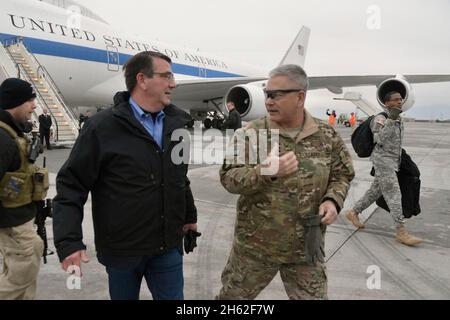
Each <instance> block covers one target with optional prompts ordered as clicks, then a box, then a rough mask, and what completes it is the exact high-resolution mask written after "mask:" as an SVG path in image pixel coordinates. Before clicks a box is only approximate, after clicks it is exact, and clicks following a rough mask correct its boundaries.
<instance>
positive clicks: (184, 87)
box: [173, 77, 267, 101]
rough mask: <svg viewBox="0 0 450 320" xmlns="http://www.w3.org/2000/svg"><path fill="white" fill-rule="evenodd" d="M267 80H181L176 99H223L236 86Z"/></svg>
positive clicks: (244, 78) (258, 78)
mask: <svg viewBox="0 0 450 320" xmlns="http://www.w3.org/2000/svg"><path fill="white" fill-rule="evenodd" d="M263 80H267V78H266V77H241V78H216V79H207V80H197V79H193V80H179V81H177V89H176V90H175V91H174V92H173V97H174V99H182V100H188V101H206V100H215V99H219V98H222V97H223V96H224V95H225V94H226V93H227V91H228V90H229V89H231V88H232V87H234V86H237V85H242V84H247V83H252V82H259V81H263Z"/></svg>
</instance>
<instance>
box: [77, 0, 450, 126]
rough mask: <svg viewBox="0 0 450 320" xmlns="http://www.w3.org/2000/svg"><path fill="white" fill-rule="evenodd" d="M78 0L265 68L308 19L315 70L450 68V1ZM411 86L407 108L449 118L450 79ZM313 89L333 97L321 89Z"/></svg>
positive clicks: (134, 26) (150, 32) (167, 38)
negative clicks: (413, 103) (410, 102)
mask: <svg viewBox="0 0 450 320" xmlns="http://www.w3.org/2000/svg"><path fill="white" fill-rule="evenodd" d="M78 2H79V3H80V4H83V5H85V6H86V7H87V8H89V9H91V10H92V11H94V12H96V13H97V14H98V15H100V16H101V17H103V18H104V19H105V20H106V21H108V22H109V23H110V24H111V25H112V26H113V27H114V28H115V29H119V30H121V31H123V32H125V33H128V34H130V35H132V34H138V35H143V36H146V37H147V38H149V39H158V40H160V41H164V42H168V43H173V44H178V45H181V46H184V47H189V48H198V49H200V50H201V51H208V52H211V53H215V54H217V55H219V56H223V57H229V58H232V59H233V60H238V61H242V62H247V63H250V64H254V65H259V66H262V67H264V68H266V69H267V70H269V69H271V68H273V67H275V66H276V65H277V64H278V63H279V62H280V60H281V58H282V57H283V55H284V53H285V51H286V50H287V48H288V47H289V45H290V44H291V42H292V40H293V38H294V37H295V35H296V34H297V32H298V31H299V29H300V27H301V26H302V25H306V26H308V27H309V28H311V30H312V32H311V39H310V43H309V51H308V54H307V60H306V66H305V69H306V71H307V72H308V73H309V74H310V75H312V76H325V75H361V74H390V73H392V74H397V73H402V74H422V73H423V74H432V73H445V74H450V0H429V1H424V0H395V1H389V0H380V1H377V0H371V1H368V0H338V1H335V0H314V1H311V0H303V1H298V0H297V1H294V0H276V1H267V0H226V1H225V0H191V1H186V0H171V1H142V0H127V1H120V2H116V1H107V0H78ZM372 6H375V7H372ZM378 10H379V11H378ZM378 12H379V13H380V14H379V15H378V14H377V13H378ZM378 17H380V19H378ZM368 24H369V25H370V26H371V27H372V29H370V28H369V27H368ZM378 26H379V29H378V28H377V27H378ZM347 90H349V91H351V90H355V89H347ZM357 90H358V91H360V92H362V93H363V94H364V96H365V97H366V98H370V99H372V98H373V97H374V96H375V90H374V89H363V90H361V89H357ZM414 90H415V93H416V101H417V103H416V106H415V107H414V108H413V109H412V110H411V111H409V112H408V115H410V116H416V117H418V118H438V117H444V118H450V83H445V84H426V85H414ZM311 96H321V97H333V95H331V94H329V93H328V92H326V91H322V90H320V91H317V92H313V93H311ZM327 101H330V103H332V104H330V107H334V108H336V109H337V110H338V111H340V112H344V111H347V112H351V111H352V109H353V107H352V105H351V104H349V103H339V104H338V103H334V102H331V100H326V101H325V100H324V103H327ZM324 107H325V106H324Z"/></svg>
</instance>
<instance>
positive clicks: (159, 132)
mask: <svg viewBox="0 0 450 320" xmlns="http://www.w3.org/2000/svg"><path fill="white" fill-rule="evenodd" d="M130 105H131V107H132V108H131V109H132V110H133V114H134V116H135V117H136V119H137V121H139V123H140V124H142V126H143V127H144V128H145V129H146V130H147V132H148V133H149V134H150V136H152V138H153V139H154V140H155V141H156V143H157V144H158V146H159V147H160V148H161V149H162V148H163V129H164V118H165V117H166V114H165V113H164V112H163V111H161V112H160V113H158V115H157V116H156V120H155V121H153V117H152V115H151V114H150V113H145V112H144V110H142V108H141V107H139V105H138V104H137V103H136V101H134V100H133V98H130Z"/></svg>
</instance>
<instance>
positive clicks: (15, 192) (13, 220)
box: [0, 78, 49, 300]
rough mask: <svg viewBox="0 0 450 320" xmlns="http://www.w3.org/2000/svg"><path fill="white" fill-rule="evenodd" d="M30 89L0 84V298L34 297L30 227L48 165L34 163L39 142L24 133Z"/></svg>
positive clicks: (35, 259) (36, 263)
mask: <svg viewBox="0 0 450 320" xmlns="http://www.w3.org/2000/svg"><path fill="white" fill-rule="evenodd" d="M35 98H36V94H35V92H34V89H33V87H32V86H31V84H30V83H28V82H26V81H23V80H21V79H16V78H10V79H6V80H5V81H4V82H3V83H2V84H1V86H0V160H1V161H0V252H1V255H2V256H3V272H2V274H0V299H8V300H12V299H24V300H30V299H34V297H35V294H36V279H37V275H38V272H39V267H40V258H41V256H42V255H43V250H44V244H43V241H42V239H41V238H40V237H39V235H38V234H37V232H36V229H35V227H34V223H33V222H34V219H35V216H36V203H35V202H39V201H42V200H44V199H45V197H46V194H47V190H48V186H49V184H48V171H47V169H44V168H38V167H37V166H35V165H34V162H35V161H36V158H37V156H38V155H39V152H40V149H41V146H40V144H39V143H38V142H37V143H36V139H35V140H34V143H32V142H31V141H30V139H29V138H28V137H27V135H26V133H28V132H29V131H31V129H32V127H31V126H30V125H29V122H28V121H29V120H30V119H31V116H32V113H33V111H34V109H35V108H36V106H35Z"/></svg>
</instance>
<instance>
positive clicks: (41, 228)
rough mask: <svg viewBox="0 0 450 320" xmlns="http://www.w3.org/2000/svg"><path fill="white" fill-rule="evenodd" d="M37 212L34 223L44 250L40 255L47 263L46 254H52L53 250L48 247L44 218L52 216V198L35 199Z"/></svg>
mask: <svg viewBox="0 0 450 320" xmlns="http://www.w3.org/2000/svg"><path fill="white" fill-rule="evenodd" d="M35 204H36V208H37V213H36V219H35V220H34V223H35V224H36V226H37V234H38V235H39V237H41V239H42V241H44V252H43V254H42V257H43V258H44V264H47V256H49V255H52V254H54V252H53V251H51V250H49V249H48V241H47V230H46V229H45V220H46V219H47V218H52V217H53V212H52V199H47V200H41V201H35Z"/></svg>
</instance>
